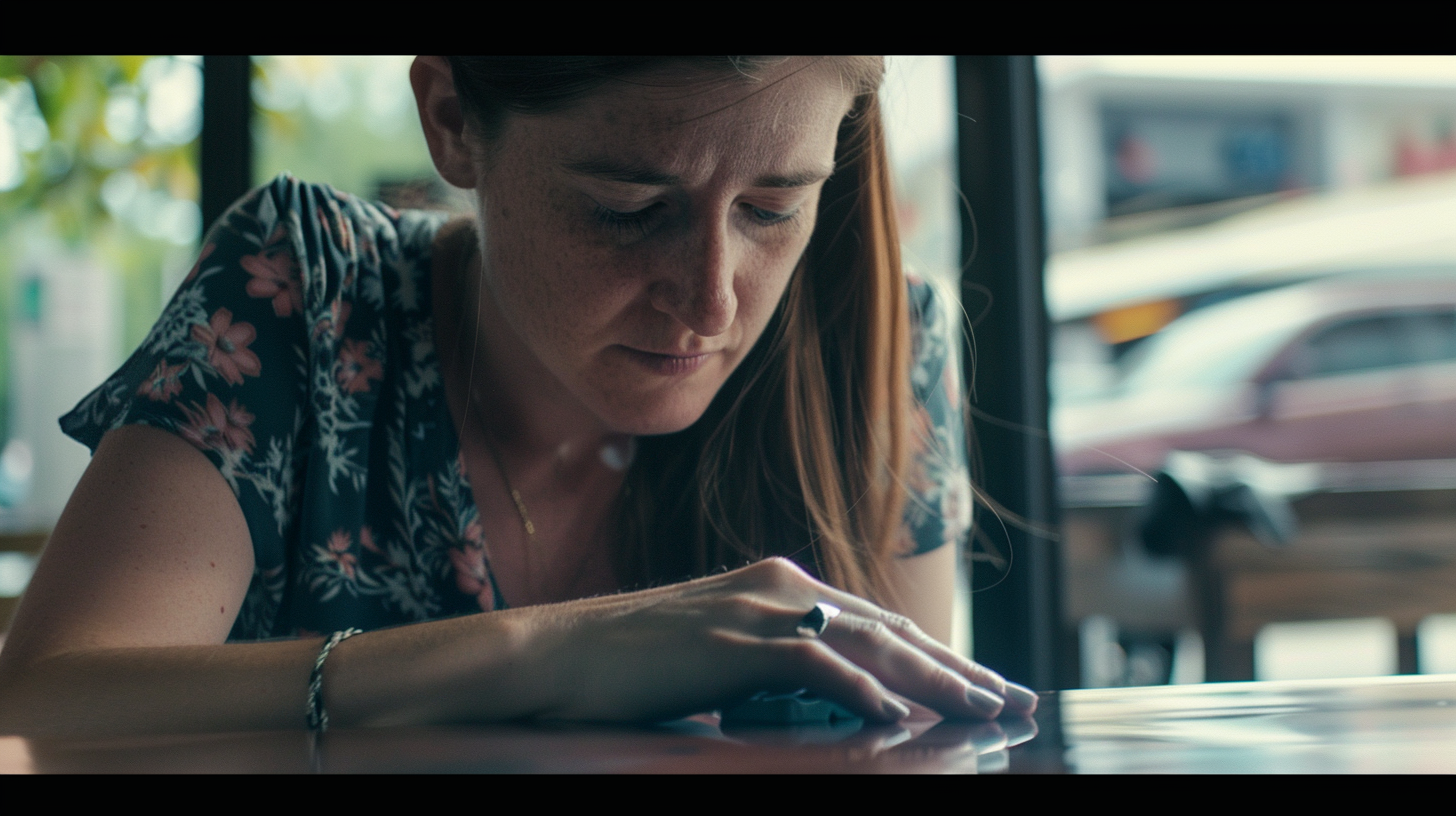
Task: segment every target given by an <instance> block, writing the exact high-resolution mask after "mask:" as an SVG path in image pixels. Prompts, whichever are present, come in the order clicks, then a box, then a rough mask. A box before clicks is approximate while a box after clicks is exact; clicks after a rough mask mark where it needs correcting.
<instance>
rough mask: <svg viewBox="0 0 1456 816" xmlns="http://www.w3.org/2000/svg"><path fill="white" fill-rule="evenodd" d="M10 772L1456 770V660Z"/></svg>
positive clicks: (181, 746)
mask: <svg viewBox="0 0 1456 816" xmlns="http://www.w3.org/2000/svg"><path fill="white" fill-rule="evenodd" d="M0 772H7V773H36V772H39V773H48V772H55V773H72V772H122V773H125V772H167V773H179V772H180V773H187V772H241V773H310V772H324V773H389V772H454V773H460V772H464V773H535V772H543V773H976V772H980V773H987V772H992V773H994V772H1011V773H1154V772H1210V773H1221V772H1235V773H1243V772H1252V773H1326V772H1331V773H1346V772H1353V773H1382V772H1400V773H1409V772H1433V773H1456V676H1431V677H1419V676H1402V677H1382V678H1366V679H1358V680H1315V681H1297V682H1294V681H1291V682H1280V683H1221V684H1206V685H1200V686H1162V687H1150V688H1123V689H1098V690H1079V691H1066V692H1051V693H1048V694H1046V695H1045V696H1044V698H1043V704H1042V706H1041V708H1040V710H1039V711H1038V712H1037V715H1036V717H1035V719H1002V720H999V721H997V722H995V723H955V722H945V721H939V720H937V719H936V718H934V717H933V716H932V715H929V713H928V712H925V711H923V710H922V711H919V712H917V715H916V716H914V717H912V718H911V719H910V720H908V721H906V722H905V723H904V724H902V725H900V726H884V727H871V728H865V727H859V726H858V725H857V724H851V725H850V726H847V727H846V726H839V727H818V728H799V729H772V730H751V731H745V730H730V731H729V732H728V733H724V731H723V730H722V729H721V728H719V727H718V724H717V720H716V718H713V717H710V716H700V717H695V718H690V719H687V720H680V721H677V722H674V723H669V724H666V725H662V726H655V727H650V728H649V727H643V728H620V727H585V726H558V727H533V726H488V727H487V726H483V727H454V728H381V729H354V730H344V729H340V730H335V731H331V732H329V733H328V734H327V735H325V736H324V737H322V738H321V739H319V740H317V741H315V740H314V739H313V738H312V737H311V736H310V735H308V734H306V733H304V732H302V731H299V732H267V733H256V734H208V735H192V736H158V737H146V738H126V739H114V740H91V741H57V740H25V739H21V738H18V737H6V738H0Z"/></svg>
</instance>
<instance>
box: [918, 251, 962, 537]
mask: <svg viewBox="0 0 1456 816" xmlns="http://www.w3.org/2000/svg"><path fill="white" fill-rule="evenodd" d="M909 286H910V317H911V320H910V324H911V332H912V336H911V346H912V364H911V386H912V390H913V391H914V394H915V402H916V406H915V411H916V422H915V428H916V433H917V440H916V441H917V443H918V444H917V448H916V452H915V456H914V458H913V459H912V461H911V467H910V472H909V474H908V479H907V486H908V488H909V498H908V500H907V502H906V506H905V529H906V532H907V535H908V538H909V540H908V541H907V542H906V543H905V548H904V552H905V554H906V555H919V554H922V553H926V552H930V551H931V550H934V549H938V548H939V547H942V546H945V545H947V544H954V545H957V546H964V544H965V540H966V537H967V535H969V533H970V530H971V510H972V493H971V477H970V470H969V468H968V467H967V464H966V428H965V415H964V413H963V411H964V408H963V405H962V399H963V396H962V387H961V382H962V380H961V324H960V321H959V320H955V319H953V316H954V315H955V314H956V312H955V311H953V303H954V301H953V300H951V298H950V297H949V296H948V295H946V294H944V293H942V292H940V291H939V290H938V289H937V288H936V287H935V286H934V285H933V284H931V283H929V282H927V281H923V280H919V279H917V278H911V279H910V283H909Z"/></svg>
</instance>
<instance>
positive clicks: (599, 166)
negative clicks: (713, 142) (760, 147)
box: [563, 158, 834, 188]
mask: <svg viewBox="0 0 1456 816" xmlns="http://www.w3.org/2000/svg"><path fill="white" fill-rule="evenodd" d="M563 166H564V167H565V169H566V171H567V172H569V173H575V174H578V175H584V176H595V177H597V178H600V179H605V180H607V181H618V182H622V183H624V184H640V185H642V186H644V187H674V186H677V185H679V184H681V183H682V177H680V176H675V175H673V174H672V173H667V172H664V171H662V170H657V169H654V168H651V167H646V166H643V165H638V164H631V163H628V162H623V161H619V160H617V159H608V158H590V159H582V160H580V161H572V162H567V163H566V164H565V165H563ZM833 174H834V168H833V167H832V166H830V167H827V168H817V169H814V170H803V171H800V172H797V173H784V174H770V175H766V176H760V177H759V178H758V179H757V180H755V181H754V183H753V186H754V187H772V188H794V187H808V186H810V185H812V184H818V183H819V182H821V181H823V180H825V179H827V178H829V177H830V176H831V175H833Z"/></svg>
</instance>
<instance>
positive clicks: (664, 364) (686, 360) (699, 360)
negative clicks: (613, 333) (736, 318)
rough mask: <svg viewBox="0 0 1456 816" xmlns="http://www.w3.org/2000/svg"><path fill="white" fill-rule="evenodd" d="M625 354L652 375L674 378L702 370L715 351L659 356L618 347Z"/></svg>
mask: <svg viewBox="0 0 1456 816" xmlns="http://www.w3.org/2000/svg"><path fill="white" fill-rule="evenodd" d="M618 348H620V349H622V351H623V352H625V353H626V355H627V357H628V359H630V360H632V362H634V363H636V364H638V365H640V366H642V367H643V368H645V369H647V370H648V371H651V372H652V373H654V374H660V375H662V376H664V377H675V376H681V375H684V374H691V373H693V372H694V371H697V370H698V369H700V368H702V367H703V366H704V365H705V364H706V363H707V362H708V359H709V358H711V357H712V356H713V355H714V354H717V353H718V352H716V351H704V352H698V353H696V354H672V353H668V354H661V353H658V352H654V351H643V350H641V349H635V348H632V347H631V346H618Z"/></svg>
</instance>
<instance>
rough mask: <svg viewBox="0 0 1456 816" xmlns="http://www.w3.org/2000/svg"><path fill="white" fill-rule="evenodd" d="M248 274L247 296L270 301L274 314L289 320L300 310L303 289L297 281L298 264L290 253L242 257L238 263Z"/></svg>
mask: <svg viewBox="0 0 1456 816" xmlns="http://www.w3.org/2000/svg"><path fill="white" fill-rule="evenodd" d="M238 263H240V264H241V265H242V267H243V269H245V270H247V273H248V274H249V275H251V276H252V280H249V281H248V286H247V292H248V295H250V296H251V297H255V298H272V299H273V314H275V315H277V316H279V317H288V316H289V315H291V314H293V313H294V312H302V311H303V286H302V284H301V283H300V281H299V279H298V264H297V263H295V262H294V260H293V253H291V252H289V251H287V250H284V251H282V252H275V253H273V254H272V255H265V254H263V253H261V252H260V253H258V254H257V255H244V256H243V257H242V258H240V259H239V260H238Z"/></svg>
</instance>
